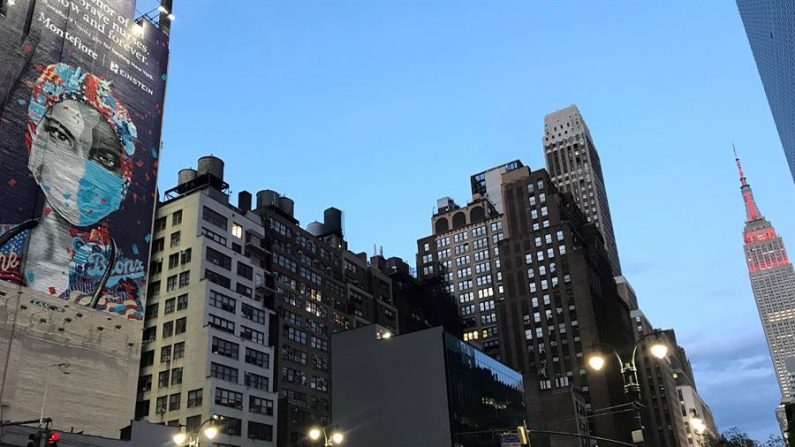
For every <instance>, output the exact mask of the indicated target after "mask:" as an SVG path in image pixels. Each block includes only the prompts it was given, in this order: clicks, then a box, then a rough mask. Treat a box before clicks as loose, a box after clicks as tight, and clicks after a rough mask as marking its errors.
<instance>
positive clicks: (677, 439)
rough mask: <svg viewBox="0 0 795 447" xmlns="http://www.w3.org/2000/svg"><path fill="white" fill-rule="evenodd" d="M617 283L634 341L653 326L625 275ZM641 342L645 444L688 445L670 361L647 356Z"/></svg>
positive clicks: (639, 360)
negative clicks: (626, 308)
mask: <svg viewBox="0 0 795 447" xmlns="http://www.w3.org/2000/svg"><path fill="white" fill-rule="evenodd" d="M615 279H616V286H617V287H618V294H619V295H620V296H621V298H623V299H624V301H625V302H626V303H627V305H628V306H629V308H630V311H631V312H630V316H631V317H632V320H633V321H634V331H633V332H634V334H635V339H634V341H635V342H638V341H639V340H641V338H643V337H644V336H648V334H652V333H653V331H654V326H652V324H651V322H650V321H649V320H648V318H646V315H644V314H643V312H642V311H641V310H640V309H639V308H638V299H637V296H636V295H635V290H634V289H633V288H632V286H631V285H630V284H629V282H628V281H627V279H626V278H624V277H623V276H618V277H616V278H615ZM663 339H664V340H665V342H666V343H667V344H668V345H669V346H673V345H675V344H676V341H675V340H673V341H672V340H668V339H667V338H666V337H665V336H664V335H663ZM650 341H651V340H647V342H646V343H642V344H641V346H640V348H639V349H638V354H637V357H636V358H635V361H636V363H637V370H638V382H639V383H640V386H641V394H642V395H643V400H644V402H643V403H644V405H645V406H646V408H645V409H644V411H643V416H644V426H645V427H647V429H646V432H645V435H646V445H647V446H655V447H667V446H672V447H674V446H680V447H685V446H686V445H687V434H686V432H685V426H684V423H683V421H682V415H681V414H680V413H679V405H678V402H679V398H678V397H677V392H676V391H677V390H676V381H675V379H674V370H673V368H672V365H671V363H670V362H669V361H663V360H658V359H656V358H654V357H652V356H650V355H649V351H648V349H649V342H650Z"/></svg>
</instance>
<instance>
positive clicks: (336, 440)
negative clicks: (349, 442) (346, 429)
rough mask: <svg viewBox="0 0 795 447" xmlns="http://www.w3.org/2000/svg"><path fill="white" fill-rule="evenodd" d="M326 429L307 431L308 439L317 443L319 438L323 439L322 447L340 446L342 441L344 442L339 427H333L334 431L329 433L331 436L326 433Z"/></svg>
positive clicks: (343, 436)
mask: <svg viewBox="0 0 795 447" xmlns="http://www.w3.org/2000/svg"><path fill="white" fill-rule="evenodd" d="M326 428H327V427H312V428H310V429H309V433H307V434H308V435H309V439H311V440H313V441H317V440H318V439H320V437H321V436H322V437H323V446H324V447H333V446H335V445H339V444H342V441H344V440H345V435H343V434H342V431H340V429H339V427H334V430H333V431H331V436H329V433H327V432H326Z"/></svg>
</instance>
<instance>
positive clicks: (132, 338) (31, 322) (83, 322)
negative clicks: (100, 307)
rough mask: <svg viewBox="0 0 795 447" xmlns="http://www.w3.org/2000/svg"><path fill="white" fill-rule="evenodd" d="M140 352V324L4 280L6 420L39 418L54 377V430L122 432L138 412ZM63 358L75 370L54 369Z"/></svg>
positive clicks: (0, 367)
mask: <svg viewBox="0 0 795 447" xmlns="http://www.w3.org/2000/svg"><path fill="white" fill-rule="evenodd" d="M2 293H4V294H5V295H2ZM15 314H16V315H15ZM15 319H16V323H15V324H14V320H15ZM12 332H13V339H12ZM9 349H10V354H9ZM140 351H141V322H140V321H135V320H126V319H124V318H120V317H115V316H112V315H110V314H108V313H105V312H98V311H94V310H91V309H89V308H87V307H85V306H82V305H78V304H74V303H69V302H67V301H64V300H61V299H59V298H53V297H51V296H49V295H46V294H43V293H40V292H36V291H33V290H31V289H29V288H22V289H19V288H18V287H17V286H14V285H12V284H10V283H5V282H0V381H2V378H3V375H4V374H5V386H4V387H3V390H2V396H0V399H1V400H2V405H3V408H2V409H3V413H2V415H1V417H0V419H4V420H12V421H19V420H29V419H36V418H38V417H39V413H40V411H41V405H42V401H43V398H44V388H45V383H46V381H47V375H48V374H49V375H50V379H49V388H48V396H47V410H46V412H45V416H47V417H50V418H52V420H53V427H54V428H57V429H61V430H64V431H69V430H70V428H74V430H75V431H85V432H86V433H92V434H96V435H100V436H106V437H118V430H119V429H120V428H121V427H123V426H126V425H128V424H129V422H130V419H132V417H133V410H134V406H135V388H136V385H137V379H138V361H139V356H140ZM7 355H8V365H7V367H6V358H7V357H6V356H7ZM63 362H67V363H70V365H71V366H70V367H69V368H68V371H69V374H68V375H67V374H62V373H61V371H59V368H57V367H51V366H50V365H53V364H56V363H63Z"/></svg>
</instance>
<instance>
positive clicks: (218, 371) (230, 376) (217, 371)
mask: <svg viewBox="0 0 795 447" xmlns="http://www.w3.org/2000/svg"><path fill="white" fill-rule="evenodd" d="M210 376H212V377H215V378H216V379H221V380H226V381H227V382H232V383H237V368H232V367H229V366H226V365H222V364H220V363H215V362H212V363H210Z"/></svg>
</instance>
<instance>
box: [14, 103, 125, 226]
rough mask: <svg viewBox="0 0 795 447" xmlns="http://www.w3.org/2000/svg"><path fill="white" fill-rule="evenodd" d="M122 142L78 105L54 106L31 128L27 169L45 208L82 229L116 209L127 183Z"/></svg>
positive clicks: (100, 118)
mask: <svg viewBox="0 0 795 447" xmlns="http://www.w3.org/2000/svg"><path fill="white" fill-rule="evenodd" d="M121 150H122V149H121V144H120V143H119V140H118V138H117V136H116V134H115V132H114V131H113V130H112V128H111V126H110V124H109V123H108V121H107V120H106V119H105V118H104V117H103V116H102V115H100V114H99V112H97V111H96V110H95V109H94V108H93V107H91V106H89V105H87V104H84V103H82V102H79V101H74V100H66V101H63V102H60V103H57V104H55V105H54V106H53V107H52V108H51V109H50V110H49V111H48V112H47V114H46V115H45V116H44V118H43V120H42V122H41V123H40V124H39V126H38V128H37V129H36V134H35V136H34V138H33V142H32V145H31V152H30V160H29V163H28V167H29V168H30V170H31V172H32V173H33V175H34V177H35V179H36V181H37V182H38V183H39V186H41V189H42V191H43V192H44V194H45V195H46V196H47V202H48V206H50V207H51V208H52V210H53V211H54V212H55V213H57V214H58V215H59V216H61V217H62V218H64V219H65V220H66V221H68V222H69V223H71V224H72V225H75V226H78V227H86V226H90V225H94V224H96V223H97V222H99V221H100V220H102V219H104V218H106V217H107V216H108V215H110V214H111V213H113V212H114V211H116V210H118V209H119V206H120V205H121V201H122V198H123V197H124V194H125V187H126V183H125V180H124V178H123V177H122V175H121Z"/></svg>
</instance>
